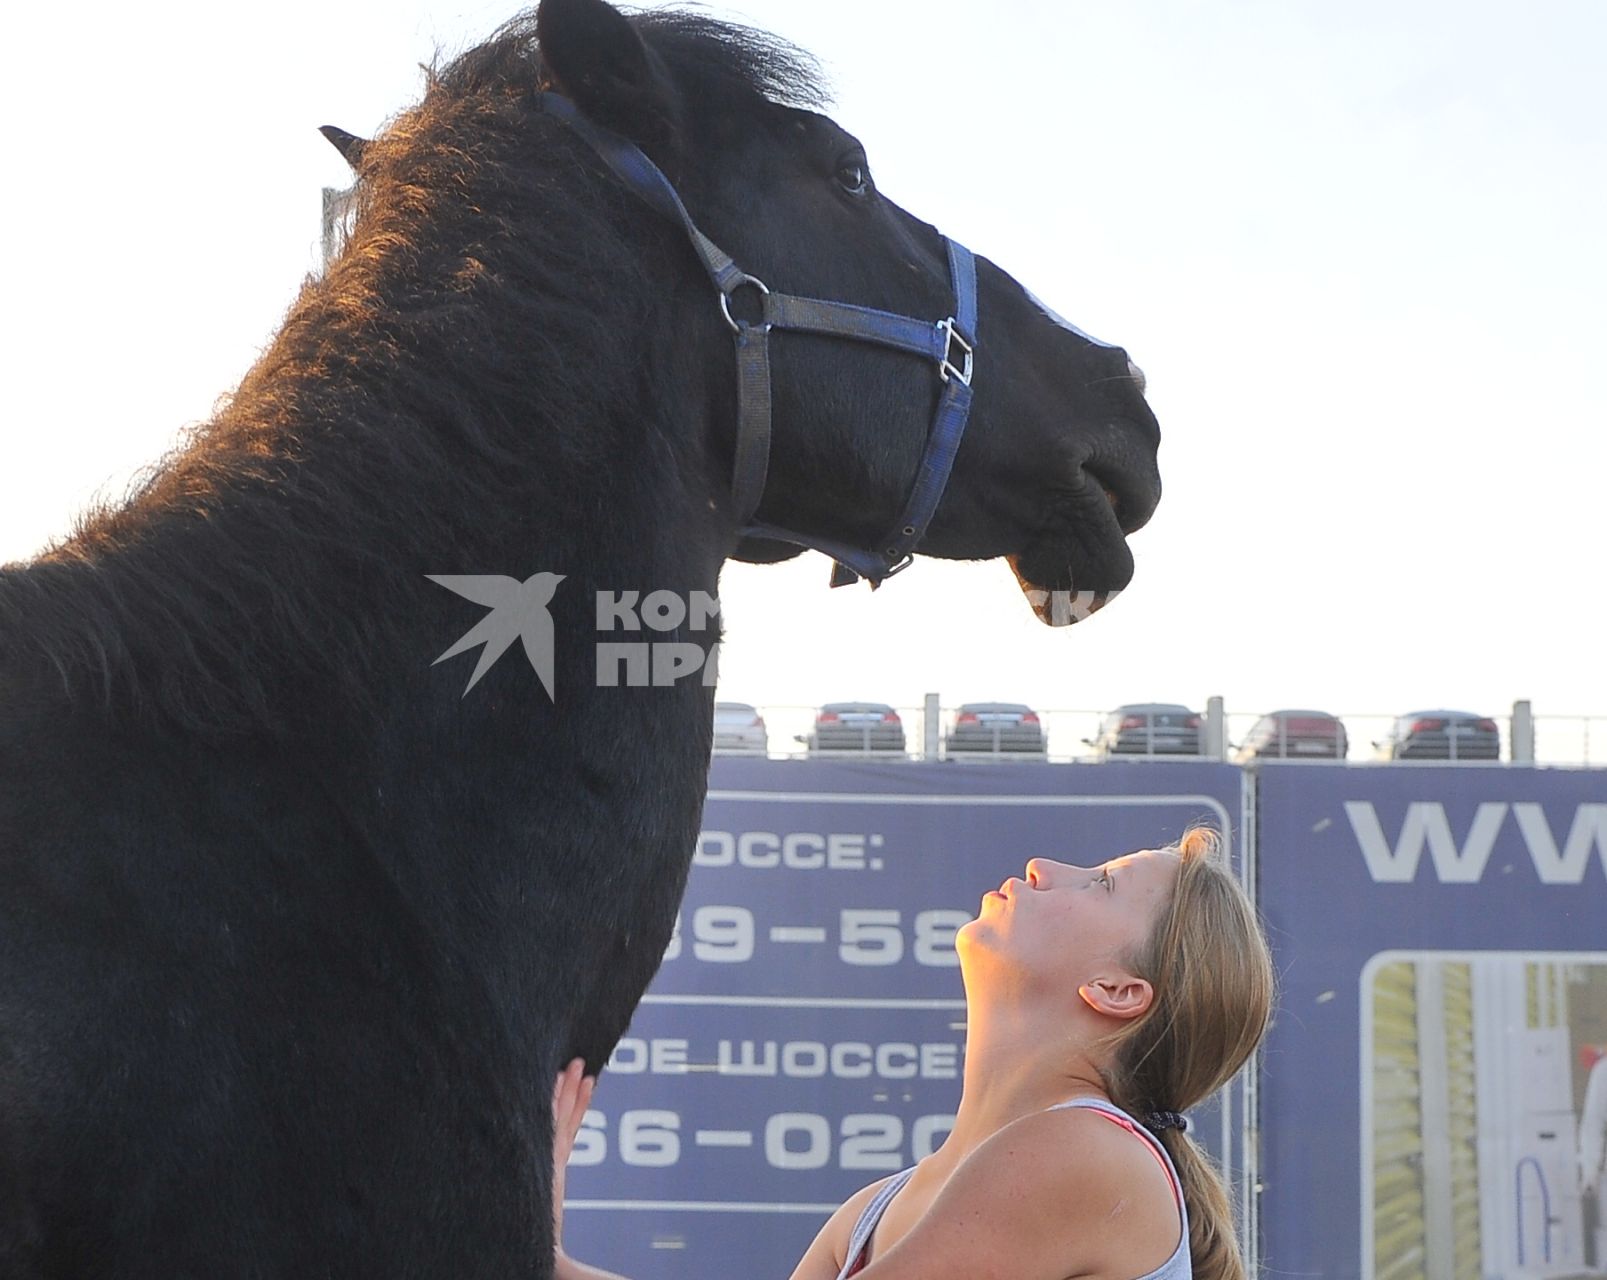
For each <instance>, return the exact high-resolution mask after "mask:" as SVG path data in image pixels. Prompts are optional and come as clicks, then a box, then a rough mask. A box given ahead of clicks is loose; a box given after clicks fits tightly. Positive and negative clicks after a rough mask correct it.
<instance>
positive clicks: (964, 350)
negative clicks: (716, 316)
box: [538, 91, 977, 587]
mask: <svg viewBox="0 0 1607 1280" xmlns="http://www.w3.org/2000/svg"><path fill="white" fill-rule="evenodd" d="M538 101H539V103H540V106H541V109H542V110H543V111H544V112H546V113H547V114H548V115H551V116H552V117H554V118H555V119H558V120H562V121H563V122H564V123H565V124H567V125H568V126H570V128H572V129H574V130H575V132H576V133H577V134H579V136H580V137H581V138H582V139H584V140H585V141H586V142H587V144H588V145H590V146H591V148H592V149H593V150H594V151H595V152H596V153H597V154H598V156H599V157H600V158H601V159H602V161H603V162H604V163H605V164H606V165H607V166H608V167H609V169H611V170H612V171H613V173H614V174H615V176H617V177H618V178H619V179H620V181H621V182H623V183H624V184H625V185H626V186H627V187H628V188H629V189H630V190H631V191H632V192H634V193H635V194H636V195H637V196H639V197H640V198H641V199H642V200H643V201H645V202H646V203H647V204H648V205H649V206H650V207H651V208H653V209H654V210H656V211H657V212H658V213H660V214H662V215H663V216H664V217H666V218H668V219H669V220H670V221H672V222H675V223H677V224H679V225H680V227H681V228H682V229H683V230H684V231H685V232H686V235H687V239H688V240H689V241H690V243H691V245H692V248H693V251H694V252H695V253H696V254H697V256H698V261H699V262H701V263H702V265H703V269H704V271H705V272H706V273H707V274H708V277H709V279H710V280H711V281H712V282H713V284H714V287H715V289H716V291H717V292H718V294H719V304H720V311H721V314H722V315H724V317H725V322H726V324H727V325H729V326H730V328H731V332H732V335H733V338H734V340H735V343H736V362H737V443H736V454H735V459H734V461H733V464H732V474H731V494H732V506H733V508H734V510H735V512H736V518H737V520H736V522H737V527H738V528H739V529H740V530H741V533H742V536H743V537H750V538H769V539H773V540H775V541H779V542H789V543H792V544H794V545H796V546H801V547H812V548H814V549H815V550H817V551H822V552H824V553H825V554H826V555H829V556H830V557H831V558H832V559H833V560H835V561H836V562H837V563H836V566H835V567H834V569H833V571H832V579H831V584H832V586H834V587H837V586H843V585H845V584H847V583H850V582H856V581H858V580H859V579H860V578H862V577H863V578H865V579H867V580H868V581H869V582H870V584H871V586H872V587H875V586H879V585H880V584H881V583H882V581H883V580H884V579H886V578H890V577H892V576H893V575H894V574H895V573H899V572H901V571H902V570H904V569H906V568H908V567H909V564H910V562H911V561H912V560H913V559H914V554H915V548H916V547H917V546H918V545H919V543H920V541H921V539H922V537H923V536H925V533H926V529H927V526H928V525H929V524H931V522H932V516H933V514H934V513H935V512H936V511H937V504H938V502H939V501H940V500H941V499H942V497H943V491H944V490H945V489H946V488H947V486H948V482H949V475H950V473H951V472H952V471H953V468H954V458H955V455H956V454H957V453H958V452H959V449H960V440H961V438H962V437H963V436H964V434H965V425H966V421H967V419H968V417H969V415H970V411H971V373H972V367H973V362H974V354H975V351H976V345H977V340H976V332H977V308H976V260H975V258H974V257H973V256H972V254H971V251H970V250H969V249H967V248H966V247H965V246H964V245H962V244H959V243H958V242H957V241H954V240H949V239H946V238H945V240H944V245H945V247H946V250H947V253H948V262H949V278H950V282H951V284H952V286H953V290H954V314H953V315H950V316H948V317H946V318H945V319H942V320H939V321H937V322H936V323H933V322H932V321H929V320H917V319H915V318H913V317H910V316H902V315H898V314H896V313H895V312H891V311H878V310H875V309H874V308H871V307H860V306H855V305H854V304H852V303H847V302H832V301H828V300H825V299H821V298H802V297H796V296H794V295H792V294H785V293H775V292H772V291H771V290H770V289H769V288H767V287H766V286H765V284H764V282H763V281H762V280H760V279H758V278H757V277H755V276H751V275H749V274H748V273H747V272H745V271H743V270H742V268H740V267H739V266H737V264H736V263H735V262H734V261H733V260H732V258H731V256H730V255H729V254H727V253H726V252H725V251H724V250H722V249H721V248H720V247H719V246H718V245H716V244H715V243H714V242H713V241H712V240H710V239H709V238H708V237H707V236H705V235H704V234H703V233H702V232H701V231H699V230H698V228H697V225H696V223H694V222H693V221H692V217H691V215H690V214H689V213H687V211H686V206H685V205H684V204H683V203H682V201H681V197H680V195H679V194H678V193H677V192H676V190H675V187H674V185H673V184H672V183H671V182H670V180H669V179H668V178H666V177H665V176H664V174H663V172H662V171H661V170H660V169H659V168H658V166H657V165H655V164H654V163H653V162H652V161H651V160H649V159H648V158H647V156H646V155H645V154H644V153H643V152H642V150H641V149H640V148H639V147H637V146H636V145H635V144H634V143H633V142H630V141H629V140H628V139H626V138H623V137H621V136H620V135H619V134H617V133H614V132H613V131H612V130H609V129H605V128H603V127H602V126H601V125H599V124H597V123H596V122H595V121H592V120H589V119H587V117H586V116H585V115H583V114H582V113H581V111H580V109H579V108H578V107H576V106H575V104H574V103H573V102H571V101H569V99H567V98H565V97H562V96H560V95H559V94H556V93H552V92H545V91H544V92H542V93H541V94H539V95H538ZM742 289H750V290H753V291H754V292H755V293H756V294H757V298H758V302H759V318H758V319H757V320H745V319H743V318H741V317H740V316H737V315H736V314H734V313H733V311H732V306H731V302H732V299H733V297H734V296H735V295H736V294H737V292H738V291H739V290H742ZM773 329H790V330H793V331H795V332H799V333H813V334H821V335H825V336H828V337H835V338H847V339H850V340H852V341H856V342H868V343H874V344H876V345H878V346H883V347H890V348H892V349H894V350H897V351H905V352H908V353H909V354H911V355H915V356H920V357H922V358H923V359H926V360H929V361H931V362H932V364H933V365H934V367H935V371H936V373H937V376H938V379H939V381H940V382H941V384H942V387H943V391H942V394H941V396H940V397H939V400H938V406H937V412H936V414H935V416H934V417H933V420H932V426H931V429H930V430H929V431H928V433H927V438H926V447H925V450H924V452H923V454H922V457H921V462H920V466H919V467H918V469H917V471H916V475H915V480H914V483H913V484H912V486H911V488H910V492H909V496H908V497H907V498H906V499H905V502H904V507H903V510H902V511H901V512H900V513H899V517H898V521H897V523H895V524H894V526H893V527H892V529H891V530H890V531H889V532H888V534H887V535H886V536H885V537H884V538H883V539H882V540H881V541H880V543H879V544H878V545H877V546H875V547H872V548H860V547H854V546H849V545H848V544H846V543H841V542H837V541H834V540H833V539H830V538H824V537H819V536H816V535H814V534H805V533H797V532H794V531H792V530H789V529H783V528H780V527H779V526H777V525H772V524H767V523H765V522H763V521H761V520H758V519H757V513H758V509H759V504H760V502H761V501H762V500H763V498H764V490H765V481H766V478H767V475H768V472H769V467H770V440H771V396H770V333H771V330H773Z"/></svg>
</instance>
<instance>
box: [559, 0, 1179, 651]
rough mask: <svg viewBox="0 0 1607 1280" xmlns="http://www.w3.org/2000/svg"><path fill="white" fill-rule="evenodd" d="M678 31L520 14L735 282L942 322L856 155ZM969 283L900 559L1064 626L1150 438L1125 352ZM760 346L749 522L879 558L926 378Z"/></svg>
mask: <svg viewBox="0 0 1607 1280" xmlns="http://www.w3.org/2000/svg"><path fill="white" fill-rule="evenodd" d="M689 34H690V32H689V30H688V28H686V27H682V26H677V25H674V24H669V25H658V26H655V25H654V24H653V23H651V22H640V21H638V22H635V23H633V22H632V21H630V20H627V19H625V18H623V17H622V16H620V15H619V14H618V13H617V12H616V11H615V10H614V9H612V8H611V7H610V6H609V5H607V4H605V3H603V0H544V3H543V4H542V6H541V9H540V12H539V16H538V35H539V44H540V49H541V54H542V59H543V64H544V70H545V74H546V76H547V78H548V80H549V81H550V83H551V85H552V87H554V88H556V89H558V90H559V91H560V92H564V93H567V94H568V95H569V96H570V97H571V98H573V100H574V101H575V102H576V103H577V104H578V105H579V107H580V109H581V111H582V112H584V113H585V114H586V116H588V117H590V118H591V119H593V120H595V121H597V122H599V123H600V124H603V125H604V126H606V127H608V128H609V129H612V130H614V131H617V132H619V133H622V134H624V135H626V136H627V137H629V138H630V139H631V140H632V141H634V142H635V143H637V144H638V145H639V146H640V147H641V148H642V150H643V151H645V152H646V153H647V154H648V155H649V156H650V157H652V158H653V159H654V160H655V161H657V162H658V163H659V166H660V168H661V169H663V170H664V171H665V172H666V173H667V174H670V175H673V181H674V183H675V186H676V188H677V190H678V191H679V192H680V194H681V195H682V197H683V199H684V201H685V204H686V207H687V209H688V211H689V212H690V214H691V215H692V217H693V219H694V220H695V222H696V224H697V226H698V227H699V228H700V229H701V230H702V231H703V233H704V234H705V235H706V236H707V237H708V238H709V239H710V240H711V241H713V242H714V243H715V244H716V245H718V246H719V247H720V248H721V249H723V250H724V251H725V252H726V253H727V254H728V255H729V256H730V257H731V258H732V259H734V261H735V262H736V263H737V264H739V266H740V268H741V270H742V271H743V272H744V273H746V274H747V275H749V276H752V277H754V278H756V279H757V280H760V281H763V282H764V283H765V285H767V286H768V288H769V289H771V290H772V291H775V292H784V293H786V294H789V295H796V296H802V297H808V298H813V299H830V300H835V301H839V302H846V303H850V304H857V305H859V306H862V307H868V308H875V309H878V310H881V311H885V312H890V313H896V314H899V315H902V316H909V317H924V318H927V319H929V320H932V321H936V320H941V319H943V318H945V317H949V316H952V315H953V314H954V309H955V306H956V300H955V298H954V288H953V281H952V279H951V269H950V263H949V260H948V255H947V253H946V252H945V241H944V239H943V237H942V236H941V235H940V234H939V232H938V231H937V230H936V229H935V228H934V227H933V226H932V225H931V224H929V223H926V222H923V221H922V220H920V219H919V218H918V217H916V216H914V215H913V214H911V213H909V212H907V211H906V210H904V209H903V208H901V207H900V206H899V205H898V204H896V203H895V202H894V201H892V200H890V199H888V198H887V197H886V196H885V195H883V194H882V193H881V192H880V191H879V190H878V189H877V186H876V181H875V178H874V176H873V170H872V166H871V162H870V158H869V157H868V156H867V155H866V152H865V149H864V147H863V146H862V145H861V144H860V143H859V141H858V140H857V139H856V138H855V137H854V136H853V135H852V134H850V133H849V132H847V131H846V130H845V129H843V128H842V127H841V126H839V125H838V124H837V123H836V122H834V121H833V120H831V119H830V118H828V117H827V116H825V115H823V114H820V113H819V112H818V111H815V110H811V109H808V108H807V107H806V106H798V105H790V104H788V103H786V102H785V101H777V100H776V99H775V97H767V96H760V95H757V94H754V93H753V92H751V90H749V89H748V87H747V86H746V85H744V84H736V83H730V82H726V83H722V82H721V81H719V80H718V79H714V80H711V78H710V77H708V76H707V75H706V74H703V73H702V72H701V68H700V66H699V63H698V60H697V59H696V58H695V57H693V56H690V55H691V54H692V53H693V52H694V51H695V43H694V42H692V41H691V40H689V39H688V36H689ZM682 256H683V258H685V259H688V261H687V262H686V264H685V265H686V266H687V268H688V270H689V272H691V273H695V272H696V264H695V263H692V262H690V260H689V259H690V255H687V254H683V255H682ZM976 269H977V282H976V293H977V304H976V310H977V317H976V325H975V327H976V329H977V332H976V334H975V335H974V341H975V346H976V351H975V357H974V364H975V367H974V373H973V377H972V385H973V400H972V405H971V409H970V423H969V426H968V429H967V430H966V431H965V434H964V436H963V439H962V440H961V442H960V446H959V453H958V456H957V457H956V458H955V460H954V465H953V471H952V476H951V479H950V481H949V484H948V486H947V489H946V491H945V492H944V493H943V496H942V501H941V502H940V503H939V504H938V505H937V509H936V512H935V514H934V516H933V518H932V520H931V523H930V525H929V526H928V527H927V528H926V529H925V531H924V537H923V538H922V540H921V542H920V544H919V549H920V551H921V552H922V553H924V554H929V555H937V556H945V557H951V558H965V559H982V558H992V557H996V556H1001V555H1002V556H1007V557H1009V559H1010V563H1011V565H1012V567H1013V568H1014V570H1015V572H1016V575H1017V578H1018V579H1019V581H1020V583H1021V585H1022V587H1023V589H1024V590H1025V591H1026V592H1027V594H1028V598H1029V600H1031V601H1032V603H1033V605H1034V608H1035V611H1036V612H1037V613H1038V616H1039V617H1040V618H1042V619H1043V620H1044V621H1046V622H1050V623H1068V622H1073V621H1076V620H1077V619H1078V618H1079V617H1083V616H1086V614H1087V612H1089V611H1091V610H1092V609H1094V608H1097V607H1099V605H1101V604H1103V603H1104V602H1105V600H1107V599H1108V598H1109V596H1110V595H1111V594H1113V593H1115V592H1116V591H1118V590H1120V589H1121V588H1123V587H1125V586H1126V585H1127V583H1128V581H1129V579H1130V578H1131V576H1132V571H1133V562H1132V556H1131V553H1130V551H1129V549H1128V546H1127V541H1126V535H1128V534H1130V533H1132V532H1133V531H1134V530H1136V529H1138V528H1139V527H1140V526H1142V525H1143V524H1144V523H1145V522H1146V521H1147V520H1148V519H1149V517H1150V515H1151V513H1152V512H1153V511H1154V509H1155V505H1156V502H1157V501H1158V499H1159V496H1160V479H1159V474H1158V472H1157V470H1156V462H1155V452H1156V447H1157V444H1158V440H1159V428H1158V426H1157V424H1156V421H1155V418H1154V415H1153V414H1152V413H1151V412H1150V409H1149V407H1148V405H1147V404H1146V402H1145V400H1144V395H1143V378H1142V374H1141V373H1139V372H1138V370H1137V368H1136V366H1134V365H1133V364H1132V363H1131V362H1130V361H1129V359H1128V357H1127V354H1126V352H1125V351H1123V350H1122V349H1121V348H1119V347H1115V346H1112V345H1109V344H1106V343H1103V342H1100V341H1098V340H1096V339H1094V338H1091V337H1090V336H1088V335H1087V334H1085V333H1083V332H1082V331H1081V330H1079V329H1077V328H1076V327H1075V326H1073V325H1071V324H1069V323H1067V322H1066V321H1064V320H1062V319H1060V317H1058V316H1057V315H1056V314H1055V313H1054V312H1052V311H1050V310H1049V309H1048V308H1047V307H1045V306H1044V305H1043V304H1042V303H1040V302H1039V301H1038V300H1037V299H1036V298H1035V297H1034V296H1033V295H1032V294H1031V293H1030V292H1029V291H1028V290H1027V289H1026V288H1024V287H1023V286H1022V285H1021V284H1020V283H1018V282H1017V281H1016V280H1015V279H1014V278H1013V277H1011V276H1010V275H1009V274H1008V273H1006V272H1005V271H1003V270H1001V269H1000V268H999V267H997V266H996V265H994V264H993V263H992V262H990V261H988V260H987V259H986V258H981V257H979V258H978V259H977V262H976ZM694 280H695V275H694ZM697 293H698V290H697V289H696V288H694V290H693V293H692V299H693V303H692V305H693V306H694V307H701V308H702V311H703V313H704V314H703V316H702V320H703V324H702V329H703V330H704V331H705V332H706V331H708V330H711V329H717V325H715V324H714V323H713V322H714V321H715V318H716V316H717V312H716V309H715V305H714V303H715V298H714V297H713V296H712V293H711V292H710V290H709V289H708V288H707V284H706V282H705V283H704V286H703V289H702V293H703V297H702V298H701V299H699V298H698V297H697ZM751 301H754V300H753V299H750V302H751ZM766 318H769V317H768V316H767V317H766ZM691 323H695V322H689V331H690V327H691ZM772 345H773V349H774V354H773V357H772V360H773V365H774V369H773V377H772V384H773V393H772V396H773V426H772V431H773V443H772V446H771V458H770V465H769V469H768V476H767V483H766V484H765V486H764V492H763V498H762V501H761V502H760V504H759V508H758V521H759V523H760V525H761V526H768V527H771V528H777V529H787V530H796V531H798V532H799V534H800V535H802V538H803V539H804V540H806V541H809V542H810V543H811V544H813V545H823V546H824V547H825V548H827V549H829V548H830V547H832V546H840V545H846V546H850V547H866V548H878V547H879V546H880V545H882V544H884V543H885V542H886V540H887V533H888V530H889V529H890V528H893V527H894V526H895V522H896V521H897V519H898V518H899V516H900V512H901V510H904V509H905V504H906V500H907V496H908V494H909V493H910V491H911V489H912V487H913V486H914V485H915V484H916V482H917V475H918V472H919V471H920V470H921V468H922V467H923V465H924V464H925V459H924V458H923V451H924V449H925V446H926V444H927V440H928V436H929V433H930V432H931V430H932V422H933V414H934V406H935V404H936V402H937V401H938V397H939V395H940V392H941V390H942V383H941V381H940V375H939V372H938V369H937V368H936V367H935V366H934V365H933V364H931V363H928V362H923V361H921V360H918V359H912V358H911V357H910V356H908V355H905V354H902V353H900V352H898V351H893V350H888V349H886V348H883V347H879V346H875V345H868V344H865V343H863V342H858V341H853V340H849V339H845V338H843V337H840V336H826V335H822V334H819V333H807V332H780V333H778V334H776V336H775V338H774V340H773V343H772ZM730 347H731V344H730V341H729V338H728V337H725V336H724V335H722V334H720V333H718V332H714V333H707V332H706V336H705V337H704V338H703V340H702V346H701V350H702V351H703V352H704V353H706V354H705V357H704V358H706V359H708V360H709V361H710V364H711V369H710V375H711V376H712V377H714V378H716V379H722V378H723V379H724V380H725V381H726V383H727V384H728V385H729V384H731V383H733V382H734V381H735V380H736V379H737V377H738V376H739V373H738V371H737V370H736V369H733V368H731V367H730V365H731V359H732V357H731V355H730ZM715 404H716V408H717V410H718V412H717V415H716V421H715V422H714V423H713V424H712V428H713V429H714V430H715V431H716V432H717V433H718V434H719V436H720V438H721V439H722V440H723V441H725V442H726V444H725V447H726V448H727V449H731V448H733V447H735V446H734V445H733V442H734V441H735V440H736V438H737V431H738V427H737V424H736V422H735V420H734V416H735V409H736V402H735V398H734V397H732V396H729V395H728V396H726V397H725V398H723V399H722V400H717V401H716V402H715ZM797 553H798V546H797V545H789V544H788V543H784V542H778V541H776V540H775V539H773V538H754V537H748V538H745V539H743V541H742V542H741V543H740V544H739V546H738V547H737V550H736V554H737V556H738V557H739V558H742V559H749V560H759V561H770V560H775V559H779V558H783V557H786V556H791V555H796V554H797ZM1058 593H1063V594H1058ZM1073 601H1076V602H1078V603H1072V602H1073ZM1068 606H1069V607H1068Z"/></svg>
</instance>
